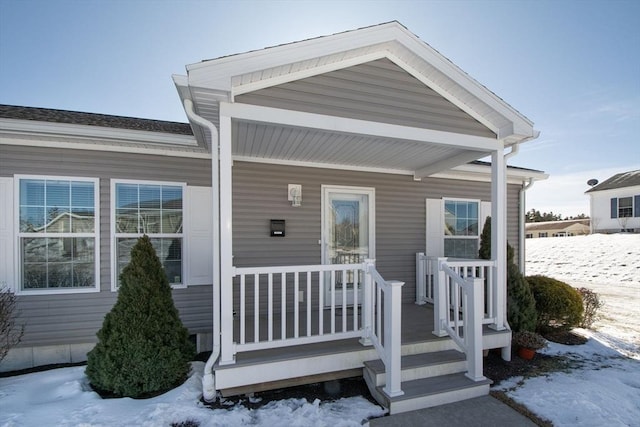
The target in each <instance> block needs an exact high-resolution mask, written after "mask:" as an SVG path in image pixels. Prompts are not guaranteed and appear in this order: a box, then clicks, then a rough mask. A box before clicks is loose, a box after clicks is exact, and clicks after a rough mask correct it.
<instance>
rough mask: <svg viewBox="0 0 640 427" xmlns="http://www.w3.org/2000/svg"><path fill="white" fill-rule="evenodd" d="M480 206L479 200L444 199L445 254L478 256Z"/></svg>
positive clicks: (463, 256) (460, 256) (455, 256)
mask: <svg viewBox="0 0 640 427" xmlns="http://www.w3.org/2000/svg"><path fill="white" fill-rule="evenodd" d="M479 207H480V202H479V201H477V200H453V199H445V200H444V256H446V257H452V258H467V259H473V258H478V247H479V237H480V235H479V226H478V224H479V220H478V218H479Z"/></svg>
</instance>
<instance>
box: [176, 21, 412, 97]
mask: <svg viewBox="0 0 640 427" xmlns="http://www.w3.org/2000/svg"><path fill="white" fill-rule="evenodd" d="M398 29H401V30H402V31H407V30H406V29H405V28H404V27H402V26H400V25H399V24H397V23H394V22H391V23H388V24H383V25H377V26H373V27H368V28H362V29H359V30H354V31H347V32H344V33H339V34H333V35H329V36H322V37H318V38H314V39H310V40H304V41H299V42H292V43H288V44H284V45H280V46H275V47H268V48H264V49H260V50H255V51H251V52H246V53H241V54H236V55H230V56H226V57H222V58H217V59H213V60H210V61H203V62H198V63H195V64H190V65H187V66H186V68H187V72H188V74H189V81H190V82H191V84H195V85H201V86H203V87H208V88H213V89H219V90H224V91H231V78H232V77H233V76H237V75H241V74H247V73H252V72H255V71H260V70H264V69H269V68H273V67H278V66H281V65H284V64H290V63H292V62H301V61H306V60H310V59H314V58H319V57H323V56H327V55H331V54H334V53H337V52H342V51H344V50H345V46H348V50H353V49H358V48H360V47H366V46H371V45H373V44H378V43H384V42H388V41H392V40H394V39H395V38H396V35H397V31H398Z"/></svg>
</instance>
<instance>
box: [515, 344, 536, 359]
mask: <svg viewBox="0 0 640 427" xmlns="http://www.w3.org/2000/svg"><path fill="white" fill-rule="evenodd" d="M535 355H536V351H535V350H532V349H530V348H527V347H519V348H518V356H520V357H521V358H523V359H525V360H531V359H533V356H535Z"/></svg>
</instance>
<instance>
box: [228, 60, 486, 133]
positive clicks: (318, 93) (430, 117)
mask: <svg viewBox="0 0 640 427" xmlns="http://www.w3.org/2000/svg"><path fill="white" fill-rule="evenodd" d="M236 102H242V103H247V104H254V105H261V106H268V107H275V108H284V109H290V110H298V111H305V112H309V113H317V114H327V115H330V116H340V117H348V118H352V119H360V120H370V121H379V122H382V123H391V124H398V125H404V126H415V127H420V128H425V129H434V130H441V131H447V132H456V133H463V134H468V135H478V136H486V137H489V138H495V134H494V133H493V132H491V130H489V129H488V128H486V127H485V126H484V125H482V124H481V123H480V122H478V121H477V120H476V119H474V118H473V117H471V116H470V115H468V114H467V113H465V112H464V111H462V110H461V109H460V108H458V107H456V106H455V105H454V104H452V103H451V102H449V101H448V100H446V99H445V98H444V97H442V96H441V95H439V94H438V93H436V92H435V91H433V90H432V89H430V88H429V87H427V86H426V85H425V84H424V83H422V82H420V81H419V80H418V79H416V78H415V77H413V76H412V75H410V74H409V73H407V72H406V71H404V70H403V69H401V68H400V67H398V66H397V65H395V64H394V63H392V62H391V61H389V60H388V59H379V60H377V61H372V62H369V63H366V64H360V65H355V66H353V67H348V68H345V69H342V70H337V71H332V72H329V73H325V74H322V75H318V76H313V77H308V78H306V79H302V80H296V81H293V82H289V83H284V84H281V85H277V86H273V87H270V88H266V89H261V90H258V91H255V92H251V93H247V94H243V95H239V96H237V97H236Z"/></svg>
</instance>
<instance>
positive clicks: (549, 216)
mask: <svg viewBox="0 0 640 427" xmlns="http://www.w3.org/2000/svg"><path fill="white" fill-rule="evenodd" d="M567 219H589V217H588V216H587V215H585V214H583V213H581V214H580V215H576V216H566V217H563V216H562V215H561V214H557V215H556V214H554V213H553V212H548V213H547V212H542V213H540V211H539V210H537V209H531V210H530V211H529V212H527V213H526V214H525V221H526V222H545V221H564V220H567Z"/></svg>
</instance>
